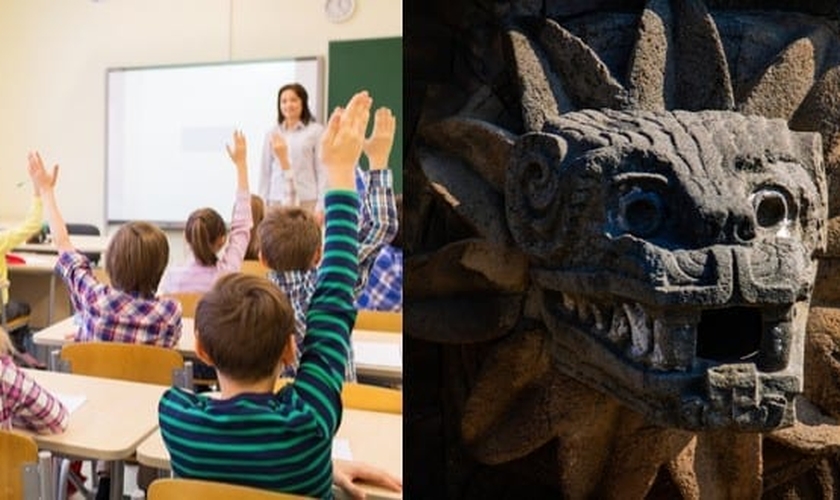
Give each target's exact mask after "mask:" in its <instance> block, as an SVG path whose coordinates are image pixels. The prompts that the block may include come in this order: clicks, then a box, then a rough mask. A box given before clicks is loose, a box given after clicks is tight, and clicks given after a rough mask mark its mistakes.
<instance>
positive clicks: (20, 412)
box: [0, 356, 70, 434]
mask: <svg viewBox="0 0 840 500" xmlns="http://www.w3.org/2000/svg"><path fill="white" fill-rule="evenodd" d="M0 402H2V406H3V408H2V410H3V413H5V412H6V411H7V410H10V413H11V417H12V424H13V425H14V426H16V427H23V428H25V429H29V430H31V431H34V432H36V433H38V434H50V433H55V432H62V431H63V430H65V429H66V428H67V423H68V421H69V419H70V415H69V413H68V412H67V408H65V407H64V405H63V404H62V403H61V401H59V400H58V399H57V398H56V397H55V396H53V395H52V394H50V393H49V392H47V391H46V390H45V389H43V388H42V387H41V386H40V385H38V383H37V382H35V381H34V380H32V379H31V378H30V377H29V375H27V374H26V373H25V372H24V371H23V370H21V369H20V368H18V367H17V366H15V364H14V362H13V361H12V359H11V356H1V357H0ZM0 423H2V422H0Z"/></svg>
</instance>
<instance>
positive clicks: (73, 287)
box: [29, 152, 181, 347]
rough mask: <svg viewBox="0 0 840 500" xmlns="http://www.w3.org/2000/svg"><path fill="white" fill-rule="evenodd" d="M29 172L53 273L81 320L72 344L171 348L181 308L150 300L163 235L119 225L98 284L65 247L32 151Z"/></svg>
mask: <svg viewBox="0 0 840 500" xmlns="http://www.w3.org/2000/svg"><path fill="white" fill-rule="evenodd" d="M29 171H30V175H32V178H33V181H35V182H36V184H37V185H38V187H39V188H40V190H41V197H42V198H43V201H44V205H45V206H46V207H47V211H48V212H49V221H50V232H51V233H52V236H53V242H54V243H55V246H56V247H57V248H58V251H59V257H58V262H57V263H56V265H55V270H56V273H58V275H59V276H61V278H62V279H63V280H64V282H65V284H66V285H67V289H68V290H69V291H70V300H71V302H72V303H73V308H74V310H75V311H76V314H78V315H79V316H80V319H81V326H80V328H79V331H78V332H77V333H76V336H75V339H74V340H76V341H77V342H79V341H91V340H103V341H114V342H130V343H138V344H152V345H159V346H163V347H173V346H175V345H176V344H177V343H178V339H179V338H180V337H181V306H180V304H178V302H176V301H175V300H172V299H166V298H157V297H155V290H156V289H157V286H158V282H159V281H160V277H161V275H163V270H164V269H165V268H166V263H167V262H168V260H169V243H168V241H167V240H166V235H165V234H164V233H163V231H161V230H160V229H159V228H158V227H156V226H153V225H152V224H148V223H146V222H130V223H128V224H125V225H123V226H122V227H121V228H120V229H119V230H118V231H117V232H116V233H115V234H114V236H113V237H112V238H111V241H110V243H109V244H108V249H107V251H106V253H105V270H106V271H107V273H108V277H109V278H110V280H111V284H110V285H105V284H103V283H100V282H99V281H98V280H97V279H96V277H95V276H94V274H93V271H92V270H91V266H90V261H89V260H88V259H87V257H85V256H84V255H83V254H81V253H79V252H78V251H76V249H75V248H73V245H72V244H71V243H70V237H69V236H68V235H67V226H66V225H65V224H64V219H63V218H62V217H61V213H60V212H59V210H58V205H57V204H56V200H55V194H54V193H53V186H52V185H51V183H50V179H49V176H47V174H46V171H45V170H44V164H43V161H42V160H41V156H40V155H39V154H38V153H36V152H33V153H30V154H29Z"/></svg>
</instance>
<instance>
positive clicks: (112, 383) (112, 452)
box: [25, 370, 167, 499]
mask: <svg viewBox="0 0 840 500" xmlns="http://www.w3.org/2000/svg"><path fill="white" fill-rule="evenodd" d="M25 371H26V373H27V374H28V375H29V376H31V377H32V378H33V379H35V381H36V382H38V383H39V384H40V385H41V386H42V387H44V388H46V389H47V390H48V391H50V392H51V393H53V394H55V395H57V396H58V397H59V398H62V399H64V400H69V399H81V398H79V397H80V396H81V397H83V401H82V402H81V405H80V406H78V408H76V409H75V410H73V411H72V413H71V414H70V423H69V425H68V427H67V430H66V431H65V432H63V433H61V434H50V435H38V434H32V437H33V438H34V439H35V442H36V443H38V448H39V449H42V450H47V451H50V452H52V453H53V454H60V455H70V456H74V457H81V458H89V459H97V460H110V461H112V462H111V494H110V496H111V498H112V499H120V498H122V491H123V466H124V464H123V460H125V459H126V458H129V457H132V456H133V455H134V452H135V450H136V449H137V446H138V445H139V444H140V443H141V442H142V441H143V440H144V439H146V438H147V437H148V436H149V435H150V434H151V433H152V432H154V431H155V429H157V426H158V416H157V405H158V401H159V400H160V397H161V395H163V392H164V391H165V390H166V389H167V387H165V386H162V385H152V384H140V383H136V382H126V381H122V380H112V379H105V378H97V377H88V376H84V375H74V374H72V373H60V372H50V371H42V370H25Z"/></svg>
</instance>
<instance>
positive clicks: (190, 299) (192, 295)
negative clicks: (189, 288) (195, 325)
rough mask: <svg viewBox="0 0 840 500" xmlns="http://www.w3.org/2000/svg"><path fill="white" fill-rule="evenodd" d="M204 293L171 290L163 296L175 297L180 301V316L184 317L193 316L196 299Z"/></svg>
mask: <svg viewBox="0 0 840 500" xmlns="http://www.w3.org/2000/svg"><path fill="white" fill-rule="evenodd" d="M203 295H204V294H203V293H202V292H173V293H166V294H163V297H169V298H171V299H175V300H177V301H178V302H180V303H181V310H182V313H181V316H183V317H184V318H195V309H196V307H198V301H199V300H201V297H202V296H203Z"/></svg>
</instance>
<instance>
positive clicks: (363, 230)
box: [257, 108, 398, 381]
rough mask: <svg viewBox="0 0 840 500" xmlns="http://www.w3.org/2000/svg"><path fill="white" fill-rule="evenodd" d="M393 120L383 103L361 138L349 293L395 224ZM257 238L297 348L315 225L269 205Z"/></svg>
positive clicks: (314, 269) (350, 370)
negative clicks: (290, 317)
mask: <svg viewBox="0 0 840 500" xmlns="http://www.w3.org/2000/svg"><path fill="white" fill-rule="evenodd" d="M395 124H396V120H395V119H394V116H393V114H392V113H391V111H390V110H389V109H387V108H380V109H378V110H377V111H376V115H375V117H374V125H373V135H372V136H371V138H370V139H368V140H366V141H365V145H364V152H365V154H366V155H368V159H369V160H370V167H371V170H370V171H369V172H368V173H367V179H363V180H366V181H367V182H362V183H361V186H359V183H358V179H357V180H354V182H355V183H356V186H357V190H358V191H362V192H363V193H364V195H363V200H365V205H367V206H366V207H364V206H363V207H362V214H363V220H362V221H361V227H360V229H359V235H360V245H359V279H358V280H357V282H356V283H355V284H354V294H355V295H358V294H359V293H360V292H361V290H362V289H363V288H364V286H365V283H366V279H367V275H368V273H369V270H370V268H371V267H372V265H373V261H374V260H375V258H376V256H377V254H378V252H379V250H380V249H381V248H382V247H383V246H384V245H385V244H386V243H388V242H389V241H391V239H392V238H393V237H394V234H395V233H396V231H397V229H398V223H397V215H396V206H395V203H394V192H393V189H392V184H393V180H392V177H391V171H390V170H388V169H387V168H386V167H387V165H388V156H389V155H390V152H391V147H392V146H393V142H394V130H395V126H396V125H395ZM257 234H258V238H259V240H260V260H261V261H262V263H263V264H264V265H266V266H267V267H268V268H269V269H271V271H270V272H269V279H270V280H272V281H273V282H274V283H275V284H277V285H278V286H279V287H280V288H281V289H282V290H283V291H284V292H285V293H286V295H287V296H288V297H289V299H290V300H291V302H292V307H293V308H294V310H295V343H296V345H297V348H298V349H297V351H298V352H300V348H301V346H302V344H303V336H304V333H305V331H306V328H305V326H304V320H305V317H306V309H307V307H308V304H309V303H310V300H311V298H312V294H313V292H314V289H315V283H316V279H317V277H318V262H319V260H320V255H321V254H320V252H321V233H320V226H319V224H318V222H317V219H316V218H315V216H313V215H311V214H310V212H307V211H305V210H302V209H298V208H286V207H281V208H274V209H272V210H270V211H269V213H268V214H267V215H266V217H265V219H263V221H262V222H261V223H260V226H259V227H258V228H257ZM350 356H351V358H350V362H349V363H348V365H347V374H346V377H347V380H350V381H354V380H355V379H356V373H355V369H354V366H353V361H352V351H351V353H350ZM295 366H296V364H291V365H288V366H287V368H286V371H285V372H284V373H283V375H284V376H293V375H294V367H295Z"/></svg>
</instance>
